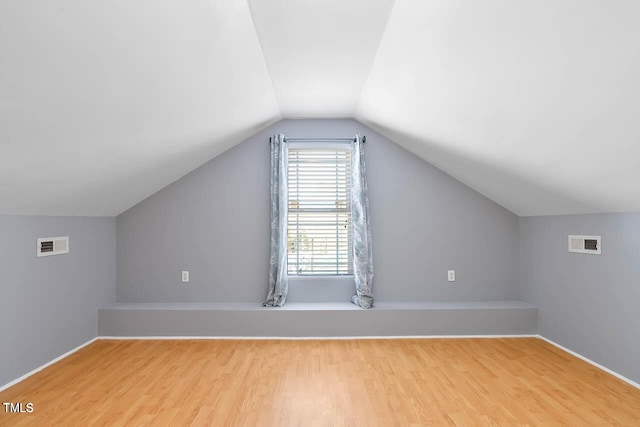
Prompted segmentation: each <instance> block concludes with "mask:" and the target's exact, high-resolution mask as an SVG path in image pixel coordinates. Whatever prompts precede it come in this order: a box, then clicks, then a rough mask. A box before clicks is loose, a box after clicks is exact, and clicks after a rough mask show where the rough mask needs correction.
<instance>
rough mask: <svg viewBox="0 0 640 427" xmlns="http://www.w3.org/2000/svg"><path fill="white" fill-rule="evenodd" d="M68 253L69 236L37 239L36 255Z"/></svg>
mask: <svg viewBox="0 0 640 427" xmlns="http://www.w3.org/2000/svg"><path fill="white" fill-rule="evenodd" d="M68 253H69V236H65V237H43V238H41V239H38V242H37V246H36V255H38V256H39V257H41V256H50V255H61V254H68Z"/></svg>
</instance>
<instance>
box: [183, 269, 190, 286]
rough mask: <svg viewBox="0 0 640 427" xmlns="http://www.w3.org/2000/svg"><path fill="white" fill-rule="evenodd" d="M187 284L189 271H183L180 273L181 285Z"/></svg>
mask: <svg viewBox="0 0 640 427" xmlns="http://www.w3.org/2000/svg"><path fill="white" fill-rule="evenodd" d="M187 282H189V271H188V270H183V271H182V283H187Z"/></svg>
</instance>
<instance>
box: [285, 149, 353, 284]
mask: <svg viewBox="0 0 640 427" xmlns="http://www.w3.org/2000/svg"><path fill="white" fill-rule="evenodd" d="M288 173H289V183H288V185H289V215H288V218H287V232H288V236H287V246H288V274H289V275H347V274H353V263H352V257H353V256H352V241H351V149H350V148H349V147H348V146H345V148H331V149H319V148H290V149H289V169H288Z"/></svg>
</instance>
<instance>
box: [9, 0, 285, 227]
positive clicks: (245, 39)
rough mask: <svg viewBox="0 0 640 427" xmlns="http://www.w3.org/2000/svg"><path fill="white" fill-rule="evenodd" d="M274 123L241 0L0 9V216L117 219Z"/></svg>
mask: <svg viewBox="0 0 640 427" xmlns="http://www.w3.org/2000/svg"><path fill="white" fill-rule="evenodd" d="M279 119H280V110H279V108H278V105H277V101H276V97H275V93H274V91H273V86H272V85H271V80H270V77H269V73H268V71H267V68H266V66H265V63H264V57H263V54H262V50H261V49H260V43H259V41H258V38H257V36H256V32H255V27H254V26H253V22H252V20H251V15H250V13H249V7H248V5H247V3H246V1H244V0H199V1H196V0H190V1H171V0H136V1H127V0H108V1H107V0H96V1H84V0H53V1H50V0H8V1H2V2H0V213H17V214H49V215H117V214H119V213H121V212H122V211H124V210H126V209H127V208H129V207H131V206H132V205H134V204H135V203H137V202H139V201H140V200H142V199H144V198H145V197H147V196H149V195H150V194H152V193H154V192H156V191H158V190H160V189H161V188H163V187H164V186H166V185H168V184H170V183H171V182H173V181H175V180H176V179H178V178H180V177H181V176H183V175H185V174H186V173H188V172H190V171H191V170H193V169H195V168H197V167H198V166H200V165H202V164H204V163H206V162H207V161H208V160H209V159H211V158H212V157H214V156H216V155H218V154H220V153H221V152H223V151H225V150H226V149H228V148H229V147H231V146H233V145H235V144H236V143H239V142H241V141H242V140H244V139H246V138H247V137H249V136H250V135H252V134H254V133H255V132H257V131H258V130H259V129H262V128H263V127H264V126H266V125H268V124H271V123H272V122H274V121H277V120H279Z"/></svg>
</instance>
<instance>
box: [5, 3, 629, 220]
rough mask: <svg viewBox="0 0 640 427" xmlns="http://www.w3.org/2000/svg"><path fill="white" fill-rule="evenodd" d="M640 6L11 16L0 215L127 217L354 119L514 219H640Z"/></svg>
mask: <svg viewBox="0 0 640 427" xmlns="http://www.w3.org/2000/svg"><path fill="white" fill-rule="evenodd" d="M638 22H640V2H635V1H632V0H609V1H606V2H605V1H600V0H559V1H544V0H543V1H535V2H533V1H513V0H457V1H455V0H454V1H452V0H426V1H425V0H396V1H392V0H322V1H319V0H249V1H248V2H247V0H184V1H169V0H138V1H133V2H132V1H125V0H109V1H106V0H95V1H91V2H87V1H83V0H4V1H2V2H0V213H15V214H49V215H117V214H119V213H121V212H122V211H124V210H126V209H127V208H129V207H131V206H132V205H134V204H135V203H137V202H139V201H140V200H142V199H144V198H145V197H147V196H149V195H150V194H152V193H154V192H155V191H157V190H159V189H161V188H162V187H164V186H166V185H168V184H169V183H171V182H173V181H175V180H176V179H178V178H179V177H181V176H183V175H185V174H186V173H188V172H190V171H191V170H193V169H195V168H196V167H198V166H199V165H201V164H203V163H205V162H206V161H208V160H210V159H211V158H213V157H215V156H216V155H218V154H220V153H222V152H223V151H225V150H227V149H228V148H230V147H231V146H233V145H235V144H237V143H239V142H241V141H243V140H244V139H246V138H247V137H248V136H250V135H252V134H254V133H255V132H257V131H258V130H260V129H262V128H264V127H265V126H268V125H269V124H271V123H273V122H275V121H277V120H279V119H280V118H282V117H290V118H331V117H352V118H355V119H357V120H359V121H361V122H363V123H365V124H367V125H368V126H370V127H371V128H373V129H375V130H377V131H379V132H380V133H382V134H384V135H386V136H387V137H389V138H390V139H392V140H393V141H395V142H397V143H398V144H400V145H401V146H404V147H405V148H407V149H408V150H410V151H412V152H414V153H415V154H417V155H418V156H420V157H422V158H423V159H424V160H426V161H428V162H430V163H431V164H433V165H435V166H436V167H438V168H440V169H442V170H444V171H445V172H447V173H449V174H450V175H452V176H454V177H455V178H457V179H459V180H460V181H462V182H463V183H465V184H467V185H469V186H471V187H473V188H475V189H476V190H478V191H479V192H481V193H482V194H484V195H486V196H487V197H489V198H491V199H493V200H495V201H496V202H498V203H500V204H501V205H503V206H505V207H506V208H508V209H510V210H511V211H513V212H515V213H517V214H519V215H542V214H567V213H587V212H614V211H631V210H635V211H637V210H640V120H638V118H637V117H636V116H637V115H638V113H639V112H640V80H638V77H637V76H638V75H640V25H638Z"/></svg>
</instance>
